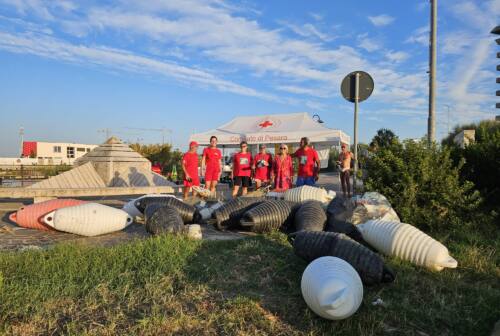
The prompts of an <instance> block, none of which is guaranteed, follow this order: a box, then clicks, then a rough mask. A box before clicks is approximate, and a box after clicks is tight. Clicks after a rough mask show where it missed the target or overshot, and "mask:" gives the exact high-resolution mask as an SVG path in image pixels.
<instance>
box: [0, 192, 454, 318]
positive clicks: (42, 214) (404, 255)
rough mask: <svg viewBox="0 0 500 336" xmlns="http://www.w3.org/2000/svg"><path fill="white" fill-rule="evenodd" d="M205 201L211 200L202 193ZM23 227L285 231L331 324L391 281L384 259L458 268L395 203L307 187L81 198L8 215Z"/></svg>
mask: <svg viewBox="0 0 500 336" xmlns="http://www.w3.org/2000/svg"><path fill="white" fill-rule="evenodd" d="M204 196H206V195H204ZM9 218H10V220H12V221H13V222H15V223H17V224H18V225H19V226H22V227H25V228H31V229H38V230H57V231H63V232H68V233H73V234H77V235H83V236H96V235H102V234H107V233H111V232H115V231H119V230H123V229H124V228H126V227H127V226H128V225H130V224H132V223H133V222H134V221H135V222H138V223H143V224H144V226H145V229H146V231H147V232H149V233H150V234H151V235H164V234H172V235H185V236H188V237H191V238H194V239H202V237H203V234H202V230H201V226H200V224H201V225H202V226H213V227H214V228H215V229H216V230H220V231H226V230H237V231H247V232H252V233H254V234H255V233H257V234H260V233H269V232H272V231H281V232H284V233H286V234H287V235H288V240H289V242H290V244H291V246H292V248H293V251H294V252H295V254H296V255H297V256H298V257H300V258H301V259H303V260H305V261H306V262H308V263H309V265H308V266H307V268H306V269H305V271H304V273H303V276H302V283H301V290H302V295H303V297H304V300H305V302H306V303H307V305H308V306H309V307H310V309H311V310H312V311H314V312H315V313H316V314H317V315H319V316H321V317H323V318H326V319H333V320H337V319H344V318H347V317H349V316H351V315H353V314H354V313H355V312H356V311H357V310H358V308H359V307H360V306H361V304H362V299H363V286H373V285H378V284H387V283H390V282H393V281H394V280H395V278H396V275H395V273H394V272H393V271H392V270H391V269H390V268H389V267H388V266H387V264H386V262H385V260H384V258H386V257H396V258H400V259H402V260H406V261H409V262H411V263H413V264H415V265H418V266H423V267H425V268H427V269H430V270H432V271H441V270H443V269H444V268H456V267H457V261H456V260H455V259H453V258H452V257H451V256H450V255H449V253H448V250H447V248H446V247H445V246H444V245H443V244H441V243H440V242H438V241H436V240H435V239H433V238H432V237H430V236H428V235H427V234H425V233H424V232H422V231H420V230H418V229H417V228H415V227H414V226H412V225H410V224H406V223H401V222H400V220H399V217H398V215H397V214H396V212H395V211H394V209H393V208H392V207H391V205H390V203H389V201H388V200H387V199H386V198H385V197H384V196H383V195H381V194H379V193H376V192H367V193H364V194H363V195H361V196H355V197H353V198H350V199H344V198H341V197H336V195H335V193H333V192H327V191H326V190H324V189H321V188H316V187H310V186H302V187H298V188H292V189H290V190H288V191H286V192H283V193H281V192H273V191H268V190H266V191H262V190H261V191H259V192H258V193H252V194H251V195H249V196H248V197H236V198H233V199H230V200H228V201H220V200H212V199H210V198H206V197H204V198H201V197H200V198H197V199H194V200H193V199H191V200H181V199H179V198H176V197H175V196H173V195H164V194H149V195H144V196H141V197H139V198H136V199H133V200H130V201H129V202H128V203H126V204H125V205H124V206H123V208H122V209H116V208H113V207H109V206H105V205H102V204H98V203H93V202H86V201H80V200H75V199H57V200H50V201H46V202H41V203H37V204H32V205H28V206H24V207H22V208H20V209H18V210H17V211H16V212H14V213H12V214H11V215H10V217H9Z"/></svg>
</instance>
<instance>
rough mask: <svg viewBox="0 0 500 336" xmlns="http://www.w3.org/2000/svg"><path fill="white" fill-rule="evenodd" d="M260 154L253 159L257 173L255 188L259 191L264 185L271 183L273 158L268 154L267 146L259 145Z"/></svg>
mask: <svg viewBox="0 0 500 336" xmlns="http://www.w3.org/2000/svg"><path fill="white" fill-rule="evenodd" d="M259 149H260V152H259V153H258V154H256V155H255V157H254V159H253V167H252V168H253V169H254V172H255V175H254V179H255V188H256V189H259V188H260V187H261V186H262V183H269V180H270V178H271V169H272V162H273V157H272V155H271V154H269V153H267V152H266V145H265V144H261V145H259Z"/></svg>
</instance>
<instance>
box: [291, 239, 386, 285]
mask: <svg viewBox="0 0 500 336" xmlns="http://www.w3.org/2000/svg"><path fill="white" fill-rule="evenodd" d="M289 239H290V241H291V243H292V245H293V250H294V252H295V254H296V255H297V256H299V257H300V258H302V259H304V260H305V261H307V262H311V261H313V260H315V259H317V258H320V257H325V256H331V257H337V258H340V259H343V260H345V261H347V262H348V263H349V264H351V266H352V267H354V269H355V270H356V271H357V272H358V273H359V276H360V277H361V280H362V281H363V283H364V284H366V285H374V284H378V283H381V282H391V281H394V278H395V276H394V273H393V272H392V271H391V270H390V269H389V268H388V267H386V266H385V265H384V261H383V260H382V258H381V257H380V256H379V255H377V254H375V253H374V252H372V251H370V250H369V249H368V248H366V247H365V246H363V245H361V244H359V243H357V242H356V241H354V240H352V239H351V238H349V237H347V236H346V235H344V234H341V233H335V232H317V231H300V232H295V233H292V234H290V235H289Z"/></svg>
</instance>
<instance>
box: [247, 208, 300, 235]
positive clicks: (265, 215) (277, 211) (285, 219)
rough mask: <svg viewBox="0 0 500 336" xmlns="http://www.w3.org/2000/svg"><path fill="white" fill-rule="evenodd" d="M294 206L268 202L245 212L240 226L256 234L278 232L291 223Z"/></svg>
mask: <svg viewBox="0 0 500 336" xmlns="http://www.w3.org/2000/svg"><path fill="white" fill-rule="evenodd" d="M294 206H295V204H294V203H292V202H287V201H283V200H268V201H265V202H263V203H261V204H259V205H257V206H255V207H253V208H251V209H250V210H248V211H246V212H245V213H244V214H243V216H242V217H241V220H240V224H241V226H243V227H246V228H249V229H250V230H251V231H253V232H258V233H264V232H271V231H274V230H278V229H279V228H280V227H281V226H283V225H285V226H286V225H288V224H289V223H291V222H292V221H293V212H294Z"/></svg>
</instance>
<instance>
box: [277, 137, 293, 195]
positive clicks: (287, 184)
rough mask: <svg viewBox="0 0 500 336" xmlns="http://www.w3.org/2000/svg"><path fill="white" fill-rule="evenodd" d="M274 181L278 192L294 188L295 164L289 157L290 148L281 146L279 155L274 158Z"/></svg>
mask: <svg viewBox="0 0 500 336" xmlns="http://www.w3.org/2000/svg"><path fill="white" fill-rule="evenodd" d="M272 172H273V174H272V180H273V182H274V187H275V188H276V189H277V190H287V189H290V188H291V187H292V177H293V162H292V157H291V156H290V155H288V146H287V145H285V144H281V145H280V151H279V154H278V155H275V156H274V161H273V170H272Z"/></svg>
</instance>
